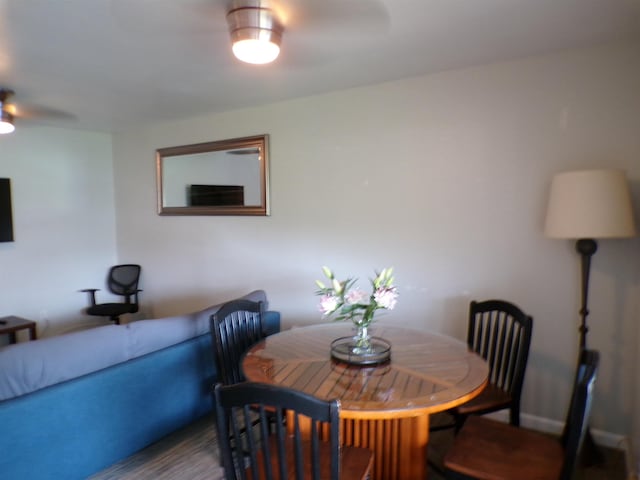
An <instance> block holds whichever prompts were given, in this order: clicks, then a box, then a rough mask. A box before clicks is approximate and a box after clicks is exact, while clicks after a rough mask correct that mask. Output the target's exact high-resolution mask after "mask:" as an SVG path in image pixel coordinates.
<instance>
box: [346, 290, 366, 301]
mask: <svg viewBox="0 0 640 480" xmlns="http://www.w3.org/2000/svg"><path fill="white" fill-rule="evenodd" d="M367 298H368V295H367V293H366V292H365V291H363V290H360V289H359V288H356V289H353V290H350V291H349V293H347V294H346V295H345V296H344V299H345V301H346V302H347V304H349V305H354V304H356V303H364V302H365V301H366V300H367Z"/></svg>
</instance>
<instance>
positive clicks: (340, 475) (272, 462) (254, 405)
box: [214, 382, 373, 480]
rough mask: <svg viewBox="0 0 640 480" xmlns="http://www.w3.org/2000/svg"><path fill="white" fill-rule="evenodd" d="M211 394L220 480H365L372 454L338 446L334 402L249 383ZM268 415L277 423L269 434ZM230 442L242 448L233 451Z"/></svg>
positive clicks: (361, 449)
mask: <svg viewBox="0 0 640 480" xmlns="http://www.w3.org/2000/svg"><path fill="white" fill-rule="evenodd" d="M214 391H215V399H216V418H217V422H216V427H217V432H218V442H219V445H220V455H221V457H222V464H223V466H224V471H225V479H227V480H236V479H238V478H240V479H243V480H245V479H247V478H250V479H253V480H255V479H264V480H275V479H279V480H283V479H287V480H289V479H296V480H302V479H305V480H306V479H313V480H320V479H323V480H329V479H330V480H351V479H354V480H355V479H358V480H361V479H365V478H367V476H368V475H369V472H370V470H371V466H372V463H373V453H372V452H371V451H370V450H368V449H365V448H358V447H347V446H340V419H339V410H340V404H339V402H338V400H333V401H323V400H319V399H317V398H315V397H313V396H311V395H308V394H306V393H303V392H300V391H297V390H292V389H289V388H285V387H279V386H274V385H267V384H261V383H252V382H245V383H239V384H236V385H231V386H222V385H220V384H218V385H216V387H215V390H214ZM267 409H268V411H269V412H272V413H273V414H275V416H276V418H277V420H278V421H277V422H276V431H275V433H273V434H271V433H270V429H269V421H268V418H267ZM256 411H257V412H258V416H259V423H258V425H257V426H256V427H255V428H254V429H253V430H252V432H253V435H241V433H240V431H241V429H242V427H243V426H244V425H247V424H248V423H250V422H251V421H252V418H253V416H254V415H255V412H256ZM285 416H286V417H287V418H288V420H287V422H286V426H285V422H284V418H285ZM230 438H234V439H241V440H240V442H241V443H240V444H237V442H236V444H233V445H232V441H231V440H230Z"/></svg>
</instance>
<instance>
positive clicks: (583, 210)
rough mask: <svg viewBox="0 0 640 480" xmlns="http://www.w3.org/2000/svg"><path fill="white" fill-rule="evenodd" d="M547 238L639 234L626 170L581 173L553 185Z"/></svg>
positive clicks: (565, 175)
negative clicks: (635, 223)
mask: <svg viewBox="0 0 640 480" xmlns="http://www.w3.org/2000/svg"><path fill="white" fill-rule="evenodd" d="M544 232H545V235H546V236H548V237H552V238H576V239H581V238H590V239H597V238H624V237H632V236H634V235H635V234H636V231H635V225H634V219H633V207H632V203H631V195H630V193H629V185H628V183H627V179H626V176H625V174H624V172H623V171H621V170H615V169H600V170H578V171H572V172H562V173H559V174H557V175H556V176H555V177H554V178H553V181H552V183H551V191H550V194H549V204H548V206H547V218H546V221H545V227H544Z"/></svg>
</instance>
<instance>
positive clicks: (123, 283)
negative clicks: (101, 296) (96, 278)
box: [107, 264, 141, 297]
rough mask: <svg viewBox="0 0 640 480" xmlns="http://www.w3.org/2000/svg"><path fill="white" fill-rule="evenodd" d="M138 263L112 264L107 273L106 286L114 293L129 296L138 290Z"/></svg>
mask: <svg viewBox="0 0 640 480" xmlns="http://www.w3.org/2000/svg"><path fill="white" fill-rule="evenodd" d="M140 271H141V267H140V265H134V264H126V265H114V266H113V267H111V268H110V269H109V274H108V275H107V287H108V288H109V291H110V292H111V293H113V294H115V295H122V296H124V297H130V296H132V295H134V294H135V293H136V291H137V290H138V282H139V281H140Z"/></svg>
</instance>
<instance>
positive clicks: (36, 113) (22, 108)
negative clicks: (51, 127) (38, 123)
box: [12, 103, 77, 120]
mask: <svg viewBox="0 0 640 480" xmlns="http://www.w3.org/2000/svg"><path fill="white" fill-rule="evenodd" d="M12 107H13V109H14V112H15V113H14V116H15V117H17V118H20V119H24V120H76V119H77V117H76V116H75V115H74V114H72V113H69V112H65V111H63V110H58V109H56V108H50V107H44V106H39V105H22V104H20V103H18V104H13V105H12Z"/></svg>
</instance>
